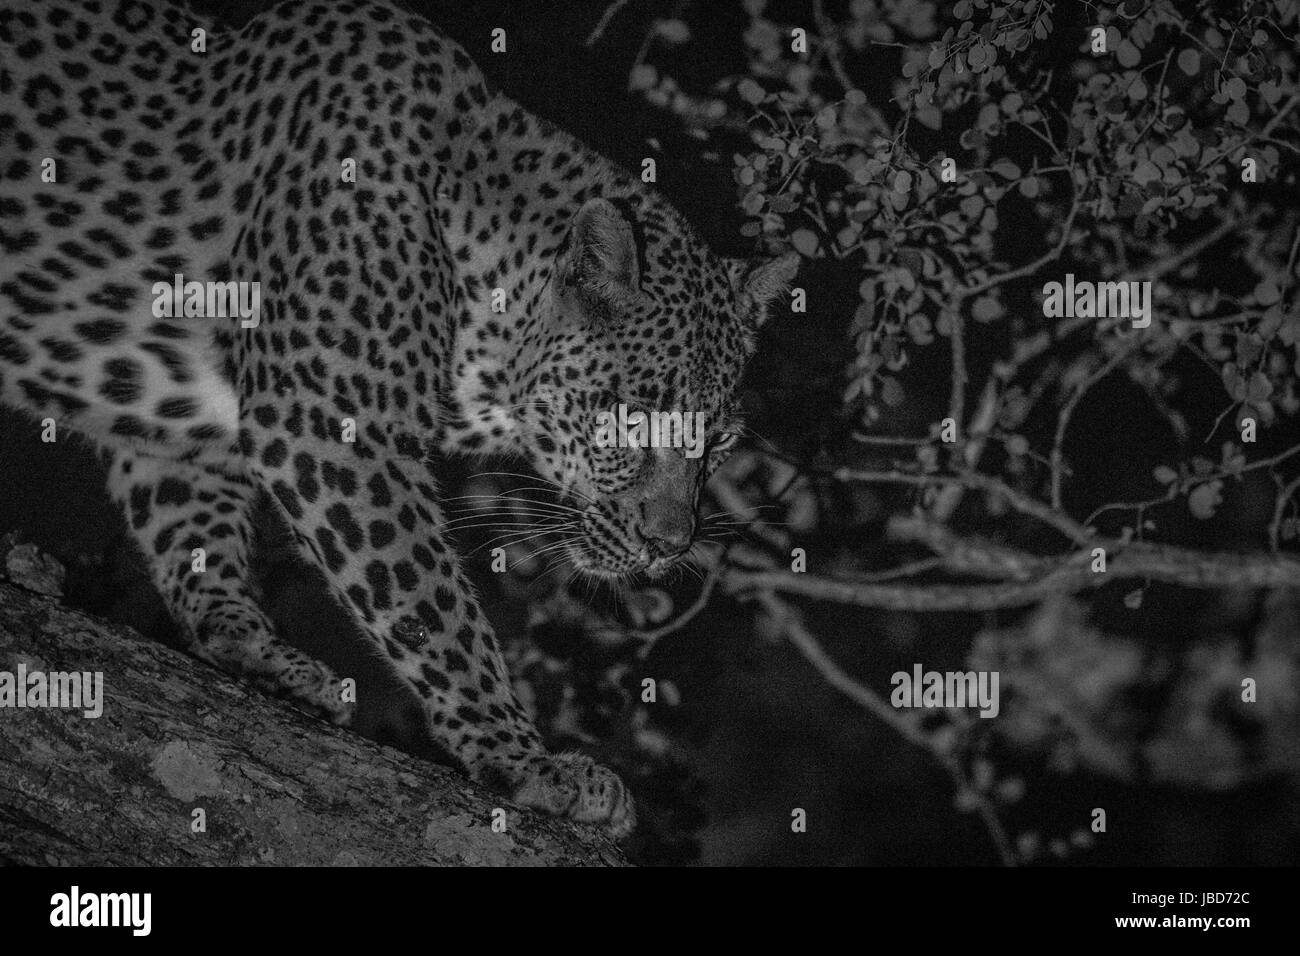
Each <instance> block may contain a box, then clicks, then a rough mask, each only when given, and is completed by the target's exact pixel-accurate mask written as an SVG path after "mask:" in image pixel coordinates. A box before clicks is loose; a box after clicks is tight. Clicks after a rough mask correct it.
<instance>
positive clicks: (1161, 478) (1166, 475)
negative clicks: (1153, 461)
mask: <svg viewBox="0 0 1300 956" xmlns="http://www.w3.org/2000/svg"><path fill="white" fill-rule="evenodd" d="M1152 474H1153V475H1154V476H1155V479H1156V481H1158V482H1160V484H1162V485H1168V484H1172V483H1173V482H1175V481H1177V480H1178V472H1176V471H1174V470H1173V469H1172V468H1170V467H1169V466H1168V465H1156V469H1155V471H1154V472H1152Z"/></svg>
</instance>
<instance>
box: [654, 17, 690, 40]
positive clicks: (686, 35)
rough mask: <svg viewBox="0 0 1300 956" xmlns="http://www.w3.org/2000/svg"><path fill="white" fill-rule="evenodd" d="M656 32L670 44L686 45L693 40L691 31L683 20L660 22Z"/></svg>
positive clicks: (656, 26) (656, 25)
mask: <svg viewBox="0 0 1300 956" xmlns="http://www.w3.org/2000/svg"><path fill="white" fill-rule="evenodd" d="M655 32H656V33H658V34H659V36H661V37H663V39H664V40H665V41H666V42H668V43H685V42H686V41H687V40H689V39H690V38H691V29H690V27H688V26H687V25H686V24H685V23H683V22H682V21H681V20H660V21H659V22H658V23H656V24H655Z"/></svg>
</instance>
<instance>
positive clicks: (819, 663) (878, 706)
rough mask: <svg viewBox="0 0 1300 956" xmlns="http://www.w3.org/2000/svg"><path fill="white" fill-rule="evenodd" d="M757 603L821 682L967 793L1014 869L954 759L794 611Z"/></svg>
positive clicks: (996, 824) (987, 805)
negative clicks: (854, 673)
mask: <svg viewBox="0 0 1300 956" xmlns="http://www.w3.org/2000/svg"><path fill="white" fill-rule="evenodd" d="M758 603H759V604H760V605H761V606H762V607H763V609H764V611H766V612H767V614H768V616H769V617H770V618H772V619H773V620H774V621H775V622H776V623H777V624H778V625H779V626H780V628H781V631H782V633H783V634H784V635H785V636H786V639H787V640H789V641H790V643H791V644H792V645H793V646H794V648H795V650H797V651H798V652H799V653H800V654H802V655H803V656H804V658H805V659H806V660H807V661H808V663H810V664H811V665H812V666H813V667H814V668H815V669H816V670H817V672H818V673H819V674H821V676H822V679H823V680H825V681H826V683H827V684H829V685H830V686H831V687H833V688H835V689H836V690H837V691H839V692H840V693H841V694H843V695H844V696H845V697H847V698H849V700H851V701H853V702H854V703H855V704H857V705H858V706H859V707H861V708H863V709H864V710H866V711H867V712H868V713H870V714H871V715H872V716H874V717H876V718H878V719H879V720H881V721H882V722H883V723H885V724H886V725H887V726H888V727H890V728H891V729H892V730H893V731H894V732H895V733H897V734H898V735H899V736H901V737H902V738H903V739H904V740H906V741H907V742H908V743H910V744H912V745H913V746H914V747H919V748H920V749H922V750H924V751H926V752H927V753H928V754H930V756H931V757H932V758H933V759H934V760H935V762H937V763H938V764H939V765H940V766H941V767H943V769H944V770H945V771H946V772H947V773H948V776H949V777H950V778H951V779H952V781H953V783H954V784H955V785H956V787H957V790H958V792H962V793H968V794H971V795H972V796H973V798H974V806H975V809H976V811H977V812H978V813H979V816H980V819H981V820H982V821H983V823H984V826H985V829H987V830H988V833H989V837H990V838H991V839H992V840H993V844H994V846H995V847H996V848H997V851H998V856H999V858H1001V860H1002V863H1003V865H1005V866H1015V865H1016V854H1015V852H1014V851H1013V850H1012V847H1011V841H1010V840H1009V839H1008V838H1007V833H1006V830H1005V829H1004V828H1003V826H1002V821H1001V820H999V819H998V815H997V811H996V810H995V808H994V806H993V804H992V802H991V801H990V800H989V799H988V798H987V797H986V796H984V794H982V793H980V792H979V791H978V790H976V789H975V788H974V787H972V786H971V785H970V782H969V781H968V780H967V779H966V774H965V772H964V771H963V770H962V766H961V763H960V762H959V761H958V760H957V758H956V757H954V756H953V755H952V754H951V753H949V752H947V751H945V750H942V749H940V747H939V746H938V745H937V744H936V743H935V741H934V739H933V738H932V737H931V736H929V735H928V734H926V733H925V732H924V731H923V730H922V729H921V728H920V726H919V725H918V724H917V723H916V722H915V721H913V720H909V719H907V718H906V717H904V716H903V715H902V714H900V713H899V712H898V711H897V710H895V709H894V708H893V707H891V706H889V705H888V704H886V703H885V701H884V700H883V699H881V697H880V695H879V694H877V693H876V692H875V691H873V690H871V689H870V688H869V687H866V686H865V685H863V684H860V683H858V682H857V681H855V680H854V679H853V678H852V677H850V676H849V675H848V674H846V673H845V672H844V671H843V670H842V669H841V668H840V666H839V665H838V664H836V663H835V661H834V660H832V659H831V657H830V655H829V654H827V653H826V651H825V649H824V648H823V647H822V646H821V644H820V643H818V641H817V639H816V638H814V637H813V636H812V634H811V633H809V631H808V629H807V628H806V627H804V624H803V620H802V618H801V616H800V615H799V612H798V611H797V610H796V609H794V608H792V607H790V605H788V604H786V603H785V602H783V601H781V600H779V599H778V598H776V597H775V596H774V595H772V594H770V593H763V594H760V595H759V596H758Z"/></svg>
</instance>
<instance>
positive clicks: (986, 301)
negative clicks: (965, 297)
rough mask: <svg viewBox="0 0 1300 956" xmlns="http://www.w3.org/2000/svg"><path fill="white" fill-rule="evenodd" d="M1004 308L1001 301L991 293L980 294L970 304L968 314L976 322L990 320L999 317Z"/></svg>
mask: <svg viewBox="0 0 1300 956" xmlns="http://www.w3.org/2000/svg"><path fill="white" fill-rule="evenodd" d="M1003 312H1004V310H1003V308H1002V303H1001V302H999V301H998V300H997V299H995V298H994V297H993V296H991V295H982V296H980V297H979V298H978V299H976V300H975V302H974V303H973V304H972V305H971V309H970V314H971V316H972V317H973V318H974V319H975V321H976V322H992V321H993V320H994V319H1000V318H1001V317H1002V314H1003Z"/></svg>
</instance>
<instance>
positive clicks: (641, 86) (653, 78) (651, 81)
mask: <svg viewBox="0 0 1300 956" xmlns="http://www.w3.org/2000/svg"><path fill="white" fill-rule="evenodd" d="M627 82H628V86H630V87H631V88H632V89H634V90H649V89H652V88H653V87H654V85H655V84H656V83H658V82H659V71H658V70H656V69H655V68H654V67H653V66H650V65H649V64H648V63H641V64H638V65H637V66H636V67H635V68H634V69H633V70H632V73H631V74H630V75H629V76H628V78H627Z"/></svg>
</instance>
